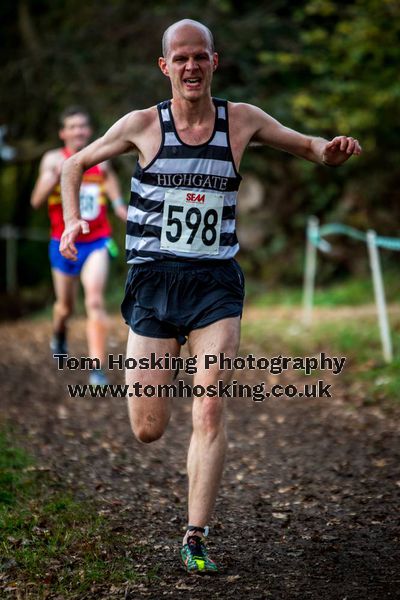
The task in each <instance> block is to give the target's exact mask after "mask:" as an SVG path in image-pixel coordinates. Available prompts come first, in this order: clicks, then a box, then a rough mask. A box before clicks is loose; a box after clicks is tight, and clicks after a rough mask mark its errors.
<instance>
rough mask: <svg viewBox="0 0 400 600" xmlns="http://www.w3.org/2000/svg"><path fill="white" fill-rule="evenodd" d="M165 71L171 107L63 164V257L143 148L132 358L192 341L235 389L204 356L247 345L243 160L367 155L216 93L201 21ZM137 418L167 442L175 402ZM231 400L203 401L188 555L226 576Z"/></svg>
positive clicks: (177, 39) (196, 404)
mask: <svg viewBox="0 0 400 600" xmlns="http://www.w3.org/2000/svg"><path fill="white" fill-rule="evenodd" d="M158 64H159V67H160V69H161V71H162V72H163V74H164V75H165V76H166V77H168V78H169V79H170V82H171V87H172V100H167V101H164V102H161V103H160V104H158V105H157V106H152V107H151V108H148V109H145V110H138V111H133V112H131V113H129V114H127V115H126V116H124V117H123V118H122V119H120V120H119V121H117V123H115V125H113V127H111V128H110V129H109V131H107V132H106V134H105V135H104V136H103V137H102V138H100V139H98V140H97V141H95V142H93V143H92V144H91V145H90V146H88V147H87V148H85V149H83V150H82V151H81V152H78V153H77V154H74V155H73V156H71V158H69V159H68V160H67V161H66V162H65V164H64V167H63V176H62V193H63V199H64V203H65V209H64V219H65V223H66V229H65V232H64V234H63V237H62V240H61V252H62V253H63V254H64V256H66V257H68V258H73V257H75V255H76V249H75V243H74V242H75V239H76V237H77V236H78V235H79V234H80V233H81V232H82V231H85V229H86V224H85V222H84V221H83V220H82V219H81V216H80V214H79V203H78V191H79V184H80V181H81V177H82V174H83V173H84V171H85V170H86V169H88V168H89V167H91V166H92V165H95V164H97V163H100V162H102V161H105V160H107V159H109V158H111V157H113V156H116V155H118V154H122V153H124V152H129V151H132V150H135V151H136V152H137V153H138V156H139V158H138V163H137V166H136V170H135V173H134V176H133V179H132V194H131V201H130V207H129V214H128V225H127V236H126V251H127V260H128V263H129V264H131V265H132V266H131V269H130V272H129V275H128V279H127V284H126V290H125V298H124V301H123V304H122V311H123V316H124V318H125V320H126V322H127V323H128V324H129V326H130V331H129V338H128V345H127V357H133V358H139V357H142V356H147V355H149V354H150V353H152V352H153V353H155V354H157V355H158V356H162V357H164V356H165V355H166V354H167V353H169V355H171V356H178V355H179V352H180V348H181V345H182V344H183V343H185V341H186V339H188V342H189V350H190V353H191V355H197V365H198V367H199V368H198V371H197V373H196V374H195V375H194V382H193V384H194V385H197V384H200V385H202V386H205V387H206V386H208V385H210V384H216V382H217V381H218V380H221V381H224V382H228V381H229V379H230V376H231V373H229V372H227V371H222V370H219V369H218V368H217V367H215V368H212V369H208V370H205V369H204V368H203V365H204V361H203V357H204V355H205V354H217V353H219V352H224V353H225V354H226V355H227V356H230V357H234V356H235V355H236V353H237V351H238V346H239V338H240V318H241V314H242V306H243V297H244V278H243V273H242V271H241V269H240V267H239V265H238V264H237V262H236V261H235V259H234V256H235V255H236V253H237V252H238V250H239V244H238V242H237V238H236V232H235V207H236V197H237V191H238V188H239V184H240V180H241V177H240V175H239V173H238V169H239V165H240V162H241V159H242V155H243V152H244V150H245V148H246V147H247V146H248V145H249V144H250V142H256V143H259V144H266V145H269V146H272V147H274V148H277V149H279V150H284V151H286V152H290V153H291V154H294V155H296V156H298V157H301V158H305V159H307V160H309V161H312V162H316V163H325V164H327V165H330V166H338V165H340V164H342V163H344V162H345V161H346V160H348V159H349V158H350V156H351V155H353V154H356V155H357V154H360V152H361V148H360V145H359V143H358V141H357V140H355V139H353V138H350V137H345V136H339V137H335V138H334V139H333V140H331V141H327V140H324V139H321V138H316V137H310V136H307V135H303V134H301V133H298V132H296V131H293V130H291V129H288V128H287V127H284V126H283V125H281V124H280V123H279V122H278V121H276V120H275V119H274V118H272V117H271V116H269V115H268V114H266V113H265V112H264V111H262V110H261V109H259V108H257V107H256V106H252V105H250V104H243V103H232V102H227V101H226V100H220V99H217V98H213V97H212V96H211V82H212V78H213V74H214V71H215V70H216V69H217V66H218V54H217V53H216V52H215V51H214V42H213V37H212V34H211V32H210V31H209V29H207V27H205V26H204V25H203V24H201V23H198V22H196V21H191V20H187V19H185V20H183V21H179V22H178V23H174V24H173V25H172V26H171V27H169V28H168V29H167V31H166V32H165V33H164V37H163V56H162V57H161V58H159V61H158ZM172 376H173V374H172V373H171V372H169V371H162V370H153V371H144V370H143V371H141V372H140V373H139V374H138V373H136V372H133V373H130V372H129V371H127V374H126V380H127V383H133V382H134V381H139V382H140V383H141V384H143V385H146V384H149V383H151V384H153V385H156V384H165V383H170V382H171V380H172ZM129 415H130V421H131V426H132V430H133V432H134V434H135V435H136V437H137V438H138V439H139V440H140V441H142V442H147V443H149V442H153V441H155V440H157V439H159V438H160V437H161V436H162V434H163V432H164V430H165V428H166V426H167V424H168V421H169V418H170V402H169V400H168V399H167V398H164V397H160V398H142V397H136V396H134V397H131V398H129ZM226 445H227V442H226V427H225V406H224V400H223V399H222V398H215V397H213V398H211V397H207V396H205V397H202V398H194V399H193V432H192V438H191V441H190V446H189V453H188V460H187V469H188V477H189V498H188V509H189V515H188V517H189V519H188V528H187V531H186V534H185V537H184V539H183V545H182V549H181V557H182V561H183V564H184V565H185V568H186V570H187V571H188V572H195V573H196V572H216V571H217V566H216V565H215V563H214V562H213V561H212V560H211V559H210V557H209V556H208V553H207V550H206V547H205V543H204V536H205V535H206V534H207V532H208V523H209V520H210V518H211V514H212V510H213V507H214V503H215V499H216V495H217V491H218V488H219V485H220V481H221V476H222V470H223V463H224V457H225V450H226Z"/></svg>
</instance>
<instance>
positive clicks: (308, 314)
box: [303, 217, 319, 326]
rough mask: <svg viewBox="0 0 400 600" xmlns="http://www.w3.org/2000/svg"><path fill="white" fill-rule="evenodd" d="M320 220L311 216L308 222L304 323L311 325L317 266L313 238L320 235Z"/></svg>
mask: <svg viewBox="0 0 400 600" xmlns="http://www.w3.org/2000/svg"><path fill="white" fill-rule="evenodd" d="M318 227H319V221H318V219H317V217H309V219H308V222H307V240H306V256H305V264H304V283H303V323H304V325H306V326H309V325H311V321H312V311H313V302H314V285H315V273H316V268H317V247H316V246H315V244H313V243H312V241H311V239H317V237H318Z"/></svg>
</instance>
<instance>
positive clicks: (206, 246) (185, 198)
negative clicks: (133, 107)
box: [160, 189, 224, 255]
mask: <svg viewBox="0 0 400 600" xmlns="http://www.w3.org/2000/svg"><path fill="white" fill-rule="evenodd" d="M223 204H224V196H223V194H216V193H215V192H203V193H202V192H188V191H186V190H178V189H173V190H167V192H166V193H165V200H164V211H163V221H162V229H161V244H160V248H161V250H168V249H170V250H173V251H174V252H176V251H179V252H192V253H195V254H210V255H213V254H218V249H219V243H220V232H221V220H222V208H223Z"/></svg>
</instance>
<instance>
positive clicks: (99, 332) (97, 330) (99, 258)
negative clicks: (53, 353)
mask: <svg viewBox="0 0 400 600" xmlns="http://www.w3.org/2000/svg"><path fill="white" fill-rule="evenodd" d="M109 262H110V259H109V255H108V250H107V248H100V249H99V250H95V251H94V252H92V253H91V254H90V255H89V256H88V258H87V259H86V261H85V264H84V265H83V268H82V271H81V281H82V285H83V289H84V293H85V308H86V314H87V323H86V333H87V341H88V349H89V356H90V357H91V358H99V359H100V363H101V365H102V367H105V365H106V360H105V359H106V345H107V330H108V317H107V313H106V309H105V303H104V292H105V287H106V284H107V277H108V270H109Z"/></svg>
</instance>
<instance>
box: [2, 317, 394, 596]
mask: <svg viewBox="0 0 400 600" xmlns="http://www.w3.org/2000/svg"><path fill="white" fill-rule="evenodd" d="M270 314H271V309H269V315H270ZM247 318H249V317H247ZM126 333H127V332H126V327H125V326H124V325H123V324H122V323H121V320H120V318H119V316H116V317H114V318H113V321H112V337H111V340H110V352H112V353H113V354H118V353H124V350H125V337H126ZM49 335H50V324H49V323H48V322H47V321H46V322H45V321H36V322H32V321H20V322H17V323H14V324H3V325H1V326H0V340H1V341H0V350H1V352H0V357H1V358H0V380H1V384H0V385H1V399H0V417H1V419H2V420H3V419H6V420H11V421H12V422H14V423H16V424H17V425H18V428H19V430H20V431H21V432H22V434H23V440H24V445H25V447H26V448H27V449H28V450H29V451H30V452H31V453H33V454H34V455H35V456H36V458H37V460H38V462H39V465H40V466H41V467H43V468H47V469H50V470H51V471H52V472H54V473H56V474H57V476H58V477H59V478H60V479H61V480H62V481H63V482H64V484H66V485H67V486H68V488H69V489H70V490H71V491H72V492H73V493H74V495H75V496H76V497H77V498H78V499H85V498H95V499H96V502H98V505H99V510H100V511H101V513H102V514H104V515H108V516H109V518H110V519H112V521H113V526H115V527H117V528H118V527H119V528H121V529H120V530H129V531H131V533H132V537H133V539H134V540H135V544H134V546H135V547H137V548H140V549H141V551H140V553H138V554H137V555H135V559H134V567H135V569H136V571H137V572H138V573H142V574H146V573H149V572H156V573H157V578H155V579H150V580H146V579H143V578H142V579H140V580H138V581H137V582H126V585H124V587H123V588H120V589H118V588H116V587H115V586H111V585H110V586H108V587H104V586H103V587H95V586H94V587H93V588H92V590H91V592H90V593H87V594H85V595H84V596H81V597H82V598H99V599H100V598H121V599H125V600H127V599H132V600H133V599H136V598H151V599H160V598H174V599H181V598H182V599H183V598H188V599H189V598H190V599H196V600H198V599H203V598H239V597H240V598H251V599H254V600H256V599H261V598H272V599H292V598H295V599H297V598H298V599H313V600H314V599H315V600H358V599H360V600H367V599H377V600H378V599H383V598H393V599H394V598H399V597H400V591H399V590H400V549H399V548H400V544H399V542H400V524H399V510H398V507H399V498H400V443H399V438H398V433H399V420H398V418H396V417H398V414H396V410H394V411H392V412H391V413H389V414H388V413H387V412H385V411H384V410H382V409H381V408H378V407H376V406H365V405H364V404H363V402H362V401H361V400H360V401H358V400H357V399H355V398H351V397H349V392H348V390H346V388H345V387H344V384H343V383H342V382H341V381H340V378H338V379H337V380H335V387H334V397H333V398H332V399H330V400H327V399H323V398H321V399H307V400H305V399H301V400H299V399H297V400H296V399H284V398H280V399H275V400H272V399H270V400H266V401H265V402H260V403H255V402H253V401H252V400H251V399H237V400H229V408H228V428H229V430H228V433H229V452H228V457H227V461H226V470H225V475H224V479H223V483H222V487H221V491H220V494H219V498H218V501H217V505H216V510H215V518H214V519H213V521H212V523H211V526H212V529H211V536H210V538H209V540H210V541H209V544H208V545H209V549H210V555H211V556H212V557H215V559H216V561H218V565H219V566H220V567H221V571H222V572H221V574H220V575H218V576H214V577H196V576H195V577H193V576H188V575H186V574H185V573H184V572H183V571H182V570H181V568H180V565H179V554H178V551H179V544H180V540H181V537H182V533H183V531H184V526H185V523H186V471H185V463H186V451H187V447H188V443H189V437H190V404H191V403H190V401H189V400H175V401H174V410H173V416H172V419H171V422H170V424H169V428H168V430H167V432H166V434H165V436H164V437H163V438H162V439H161V440H159V441H158V442H156V443H154V444H151V445H143V444H140V443H138V442H137V441H136V440H135V439H134V437H133V435H132V433H131V430H130V426H129V421H128V415H127V410H126V404H125V400H122V399H118V398H115V399H110V398H104V399H100V398H97V399H95V398H82V399H72V398H70V397H68V394H67V388H66V385H67V383H85V382H86V379H87V373H84V372H79V371H76V372H74V373H71V372H70V371H69V372H68V371H57V369H56V368H55V365H54V364H53V362H52V360H51V359H50V357H49V351H48V340H49ZM84 348H85V345H84V322H83V321H81V320H79V319H77V320H75V321H74V324H73V333H72V335H71V342H70V353H71V354H72V355H75V356H81V355H82V354H84V353H85V350H84ZM264 355H265V356H268V348H267V347H266V348H265V354H264ZM286 377H288V376H286ZM236 378H237V379H238V380H239V381H246V382H251V381H259V380H260V375H259V373H256V372H251V371H247V372H241V373H237V374H236ZM111 379H112V382H113V383H122V373H121V372H119V371H116V370H114V371H113V372H112V373H111ZM289 379H290V383H295V382H294V381H293V372H292V374H291V376H290V378H289ZM282 380H283V381H284V380H285V378H284V377H282V378H281V379H280V381H282ZM397 413H398V411H397ZM121 551H122V549H121ZM0 597H9V596H3V595H2V593H1V589H0ZM47 597H48V598H53V597H54V598H55V597H56V596H55V595H52V594H51V592H50V594H49V595H48V596H47ZM71 597H75V596H71ZM58 598H60V597H59V596H58Z"/></svg>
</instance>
